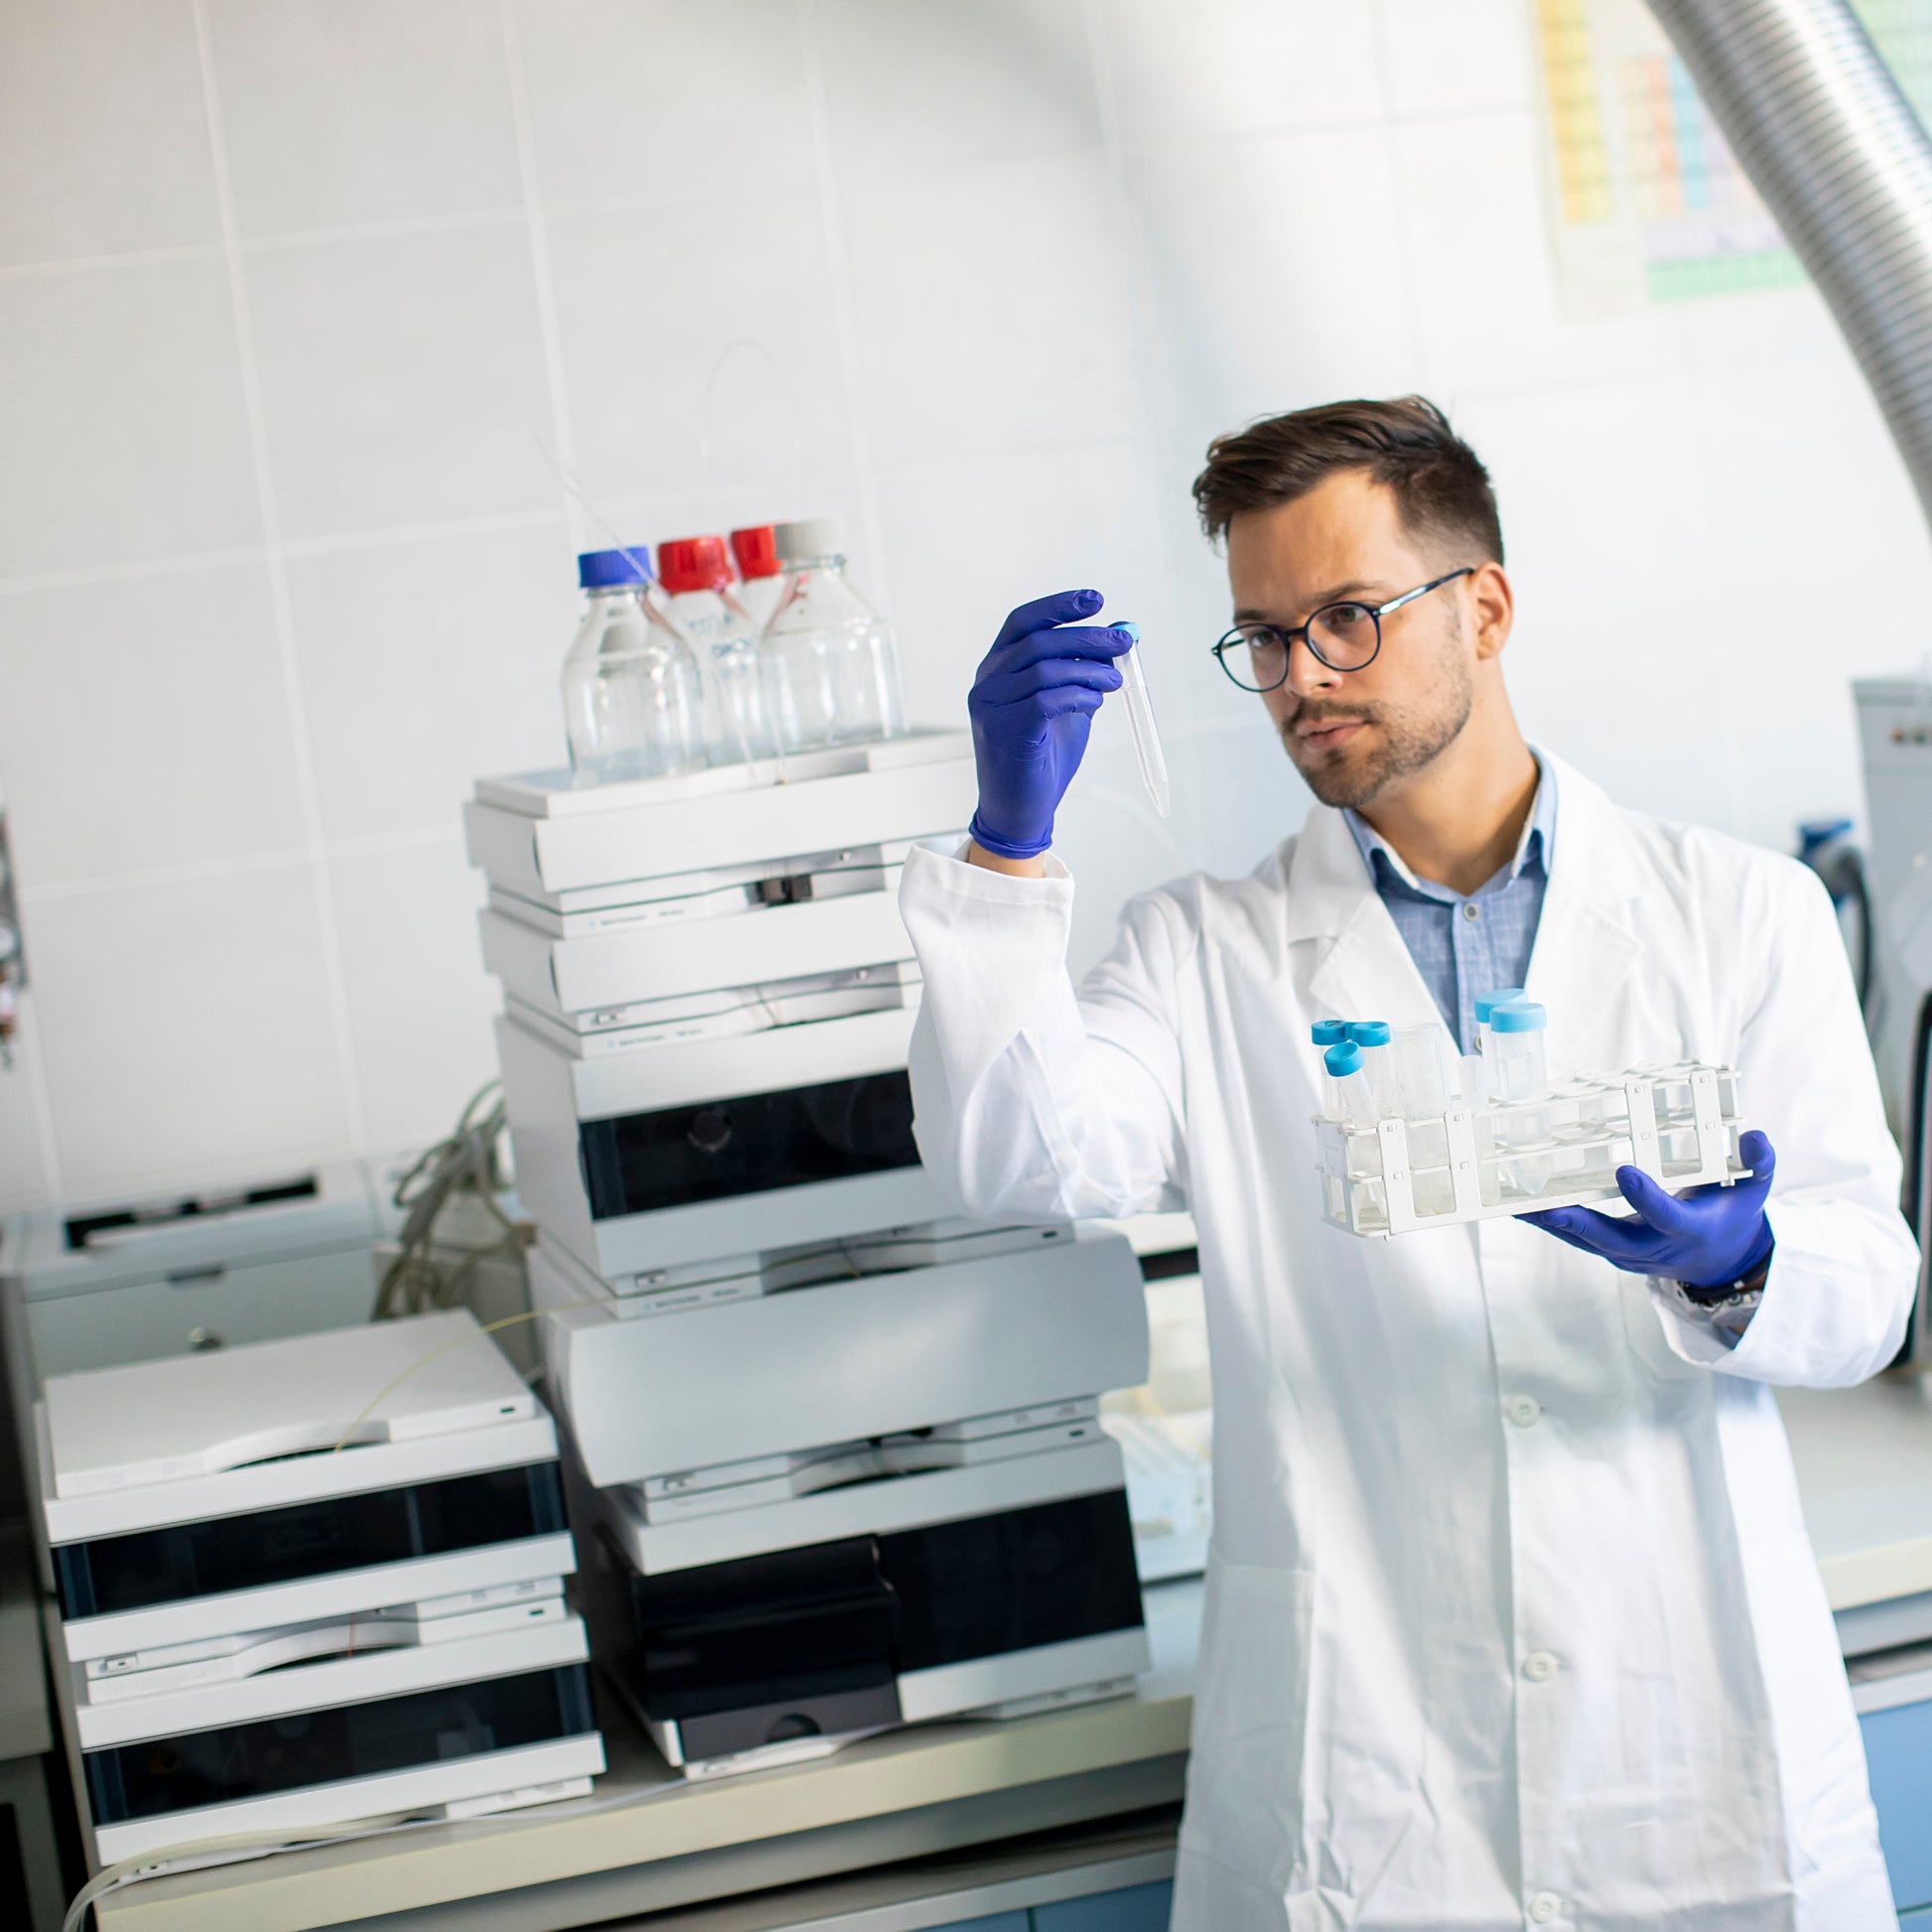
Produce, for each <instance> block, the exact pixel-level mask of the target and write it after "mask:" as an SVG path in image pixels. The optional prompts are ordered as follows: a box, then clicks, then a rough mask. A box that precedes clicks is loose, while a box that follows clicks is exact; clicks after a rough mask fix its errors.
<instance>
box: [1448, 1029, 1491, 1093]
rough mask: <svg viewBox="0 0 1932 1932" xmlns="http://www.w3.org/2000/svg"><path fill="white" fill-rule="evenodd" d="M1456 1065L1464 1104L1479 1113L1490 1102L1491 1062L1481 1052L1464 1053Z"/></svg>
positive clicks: (1457, 1078)
mask: <svg viewBox="0 0 1932 1932" xmlns="http://www.w3.org/2000/svg"><path fill="white" fill-rule="evenodd" d="M1477 1031H1478V1032H1480V1031H1481V1029H1478V1030H1477ZM1455 1067H1456V1080H1457V1082H1458V1083H1459V1085H1460V1087H1461V1092H1462V1104H1463V1106H1465V1107H1466V1108H1468V1110H1469V1111H1470V1112H1471V1113H1472V1114H1473V1113H1479V1112H1480V1111H1481V1110H1482V1109H1483V1108H1484V1107H1486V1106H1488V1104H1489V1063H1488V1062H1487V1061H1486V1060H1485V1059H1484V1058H1483V1057H1482V1055H1481V1054H1480V1053H1463V1054H1461V1055H1460V1056H1459V1057H1458V1058H1457V1060H1456V1062H1455Z"/></svg>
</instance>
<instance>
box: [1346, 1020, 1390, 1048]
mask: <svg viewBox="0 0 1932 1932" xmlns="http://www.w3.org/2000/svg"><path fill="white" fill-rule="evenodd" d="M1348 1037H1349V1038H1350V1039H1352V1040H1353V1041H1354V1042H1355V1044H1356V1045H1357V1046H1386V1045H1387V1044H1388V1043H1389V1023H1388V1022H1387V1021H1386V1020H1351V1021H1350V1022H1349V1023H1348Z"/></svg>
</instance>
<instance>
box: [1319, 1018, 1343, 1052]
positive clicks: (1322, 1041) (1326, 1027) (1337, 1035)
mask: <svg viewBox="0 0 1932 1932" xmlns="http://www.w3.org/2000/svg"><path fill="white" fill-rule="evenodd" d="M1309 1035H1310V1037H1311V1039H1312V1040H1313V1041H1314V1043H1315V1044H1316V1045H1317V1046H1339V1045H1340V1044H1341V1042H1342V1041H1343V1040H1344V1039H1346V1038H1347V1037H1348V1022H1347V1021H1345V1020H1317V1021H1316V1022H1315V1023H1314V1025H1313V1026H1312V1027H1311V1028H1310V1029H1309Z"/></svg>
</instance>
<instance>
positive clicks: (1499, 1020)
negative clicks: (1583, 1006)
mask: <svg viewBox="0 0 1932 1932" xmlns="http://www.w3.org/2000/svg"><path fill="white" fill-rule="evenodd" d="M1549 1024H1550V1016H1549V1015H1548V1014H1547V1013H1546V1012H1545V1011H1544V1010H1543V1008H1542V1007H1541V1006H1539V1005H1538V1004H1537V1003H1536V1001H1534V1000H1512V1001H1508V1002H1506V1003H1504V1004H1503V1005H1500V1006H1496V1007H1492V1008H1491V1009H1490V1012H1489V1036H1488V1038H1487V1039H1486V1040H1485V1041H1484V1042H1483V1058H1484V1059H1485V1060H1486V1061H1487V1062H1488V1066H1489V1080H1490V1085H1491V1086H1492V1087H1493V1088H1494V1090H1495V1094H1496V1098H1497V1099H1498V1100H1500V1101H1502V1102H1504V1103H1505V1104H1509V1103H1511V1102H1516V1101H1523V1100H1541V1099H1542V1098H1543V1096H1544V1095H1545V1094H1546V1093H1548V1092H1549V1090H1550V1074H1549V1068H1548V1065H1547V1061H1546V1058H1545V1054H1544V1043H1543V1035H1544V1032H1545V1030H1546V1029H1547V1028H1548V1027H1549Z"/></svg>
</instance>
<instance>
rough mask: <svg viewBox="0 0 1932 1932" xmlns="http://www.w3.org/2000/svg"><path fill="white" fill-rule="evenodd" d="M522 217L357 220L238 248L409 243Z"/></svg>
mask: <svg viewBox="0 0 1932 1932" xmlns="http://www.w3.org/2000/svg"><path fill="white" fill-rule="evenodd" d="M522 218H523V210H522V208H521V207H486V208H473V209H472V210H471V211H470V212H469V213H468V214H412V215H399V216H398V217H397V218H396V219H394V220H392V221H356V222H352V223H350V224H348V225H347V226H345V227H340V228H287V229H279V230H277V231H276V232H274V233H272V234H257V235H240V236H237V237H236V240H235V246H236V247H237V248H238V249H240V251H241V252H242V253H243V254H244V255H273V254H281V253H284V252H286V251H290V250H294V249H299V248H332V247H336V246H338V245H341V244H344V243H347V242H353V241H406V240H409V239H410V238H412V237H414V236H417V235H438V234H467V233H470V232H473V231H474V230H476V229H479V228H507V227H512V226H514V225H515V224H516V223H517V222H518V221H520V220H522Z"/></svg>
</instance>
